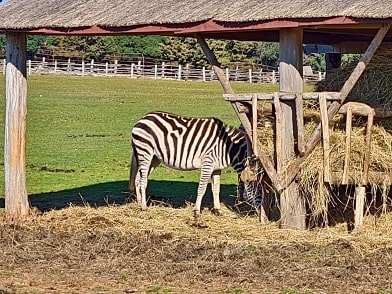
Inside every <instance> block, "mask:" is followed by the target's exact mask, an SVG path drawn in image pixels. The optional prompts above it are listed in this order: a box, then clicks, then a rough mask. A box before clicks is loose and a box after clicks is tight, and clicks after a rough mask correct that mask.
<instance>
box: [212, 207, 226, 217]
mask: <svg viewBox="0 0 392 294" xmlns="http://www.w3.org/2000/svg"><path fill="white" fill-rule="evenodd" d="M211 211H212V213H213V214H215V215H216V216H221V215H223V213H222V211H221V210H220V208H212V209H211Z"/></svg>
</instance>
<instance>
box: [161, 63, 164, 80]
mask: <svg viewBox="0 0 392 294" xmlns="http://www.w3.org/2000/svg"><path fill="white" fill-rule="evenodd" d="M161 70H162V71H161V77H162V78H164V77H165V62H164V61H162V67H161Z"/></svg>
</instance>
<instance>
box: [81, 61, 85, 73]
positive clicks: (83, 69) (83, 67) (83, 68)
mask: <svg viewBox="0 0 392 294" xmlns="http://www.w3.org/2000/svg"><path fill="white" fill-rule="evenodd" d="M84 71H85V66H84V60H82V76H84Z"/></svg>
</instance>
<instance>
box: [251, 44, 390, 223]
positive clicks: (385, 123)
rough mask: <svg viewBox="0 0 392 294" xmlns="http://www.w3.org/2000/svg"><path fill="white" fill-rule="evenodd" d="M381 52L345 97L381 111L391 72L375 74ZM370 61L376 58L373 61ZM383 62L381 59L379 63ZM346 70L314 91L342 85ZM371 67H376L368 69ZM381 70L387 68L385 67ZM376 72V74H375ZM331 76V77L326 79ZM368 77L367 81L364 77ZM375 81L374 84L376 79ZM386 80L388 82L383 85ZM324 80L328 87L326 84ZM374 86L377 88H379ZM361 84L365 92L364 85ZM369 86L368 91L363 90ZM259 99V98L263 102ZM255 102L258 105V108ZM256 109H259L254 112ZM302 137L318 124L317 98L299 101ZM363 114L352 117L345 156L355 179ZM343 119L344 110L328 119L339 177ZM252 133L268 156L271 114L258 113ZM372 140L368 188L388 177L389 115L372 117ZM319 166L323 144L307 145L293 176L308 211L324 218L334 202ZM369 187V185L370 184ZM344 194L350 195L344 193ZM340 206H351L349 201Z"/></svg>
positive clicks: (362, 139) (332, 155) (361, 150)
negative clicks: (306, 153)
mask: <svg viewBox="0 0 392 294" xmlns="http://www.w3.org/2000/svg"><path fill="white" fill-rule="evenodd" d="M388 53H390V55H386V53H383V54H382V56H384V58H385V56H390V57H391V58H392V51H391V52H388ZM380 58H381V56H380V55H378V56H377V57H376V59H375V61H373V64H371V65H370V67H369V68H368V69H367V71H366V72H365V75H364V76H363V77H362V78H361V81H360V83H359V84H358V85H357V86H356V87H355V89H354V91H353V92H352V93H351V94H350V97H349V99H350V100H351V101H359V102H363V103H366V104H368V105H371V106H372V107H375V108H376V107H377V108H380V107H382V108H384V109H386V110H389V109H392V91H391V90H392V71H389V73H390V75H391V77H390V78H386V77H385V76H383V75H382V74H381V70H380V67H381V66H380V65H379V60H380ZM374 62H378V63H377V64H376V65H375V64H374ZM384 64H385V62H384ZM352 69H353V67H351V69H348V68H344V69H341V70H340V71H338V70H336V71H334V74H333V75H330V76H329V79H328V81H323V82H322V84H323V88H321V87H320V88H319V89H318V91H338V90H339V89H340V87H341V86H342V85H343V83H344V82H345V80H346V79H347V77H348V76H349V74H350V73H351V71H352ZM373 70H377V72H375V71H373ZM384 70H386V71H388V69H387V68H384ZM382 72H383V73H384V74H385V71H382ZM377 75H380V76H382V77H381V78H378V79H376V78H375V77H376V76H377ZM332 78H336V80H331V79H332ZM369 79H372V80H373V81H370V80H369ZM377 83H378V84H377ZM389 84H390V85H389ZM327 85H330V87H331V88H328V87H327ZM370 85H374V86H375V90H372V89H371V88H370ZM379 87H382V89H380V88H379ZM364 89H366V91H365V90H364ZM369 91H370V92H369ZM264 103H265V102H264ZM260 104H261V103H259V109H260V107H262V106H261V105H260ZM259 113H262V111H260V112H259ZM304 121H305V126H304V132H305V134H304V136H305V140H309V138H310V136H311V134H312V133H313V131H314V130H315V128H316V126H317V125H318V124H319V123H320V121H321V118H320V108H319V105H318V101H312V102H310V101H307V102H306V103H305V106H304ZM366 123H367V119H366V117H357V116H354V118H353V124H352V134H351V153H350V154H351V159H350V177H351V178H352V182H354V183H357V184H360V183H361V179H362V174H363V163H364V152H365V148H364V146H365V132H366ZM345 124H346V120H345V116H344V115H336V116H335V117H334V119H333V120H332V122H331V124H330V128H329V129H330V150H331V153H330V170H331V174H333V175H334V176H335V179H336V177H337V178H338V179H341V178H342V175H343V166H344V158H345V149H346V131H345V129H346V126H345ZM258 128H259V131H258V137H259V140H260V142H261V143H262V146H263V149H264V152H266V154H267V155H268V156H269V157H270V158H275V156H274V142H275V138H274V128H275V126H274V118H273V117H266V116H259V119H258ZM371 137H372V144H371V155H370V171H371V173H369V177H368V182H369V185H370V186H372V187H378V186H379V185H384V183H382V182H380V174H383V175H387V178H386V181H385V185H387V186H390V183H389V182H388V180H390V179H391V177H392V164H391V163H392V120H391V119H389V120H388V119H383V120H375V121H374V125H373V128H372V136H371ZM323 172H324V168H323V148H322V145H321V143H319V144H318V145H317V146H316V148H315V149H314V150H313V152H312V153H311V155H310V156H309V157H308V158H307V159H306V160H305V162H304V163H303V165H302V167H301V171H300V172H299V174H298V175H297V177H296V180H297V182H298V184H299V190H300V194H301V195H302V196H303V197H304V199H305V200H306V202H307V203H308V207H309V213H310V215H311V217H313V218H318V219H319V218H320V217H321V218H323V219H324V220H326V218H327V215H328V209H330V208H331V205H332V206H333V205H334V201H331V199H332V198H333V195H332V194H331V193H332V192H331V189H330V186H329V185H328V184H327V185H326V184H324V177H323V176H324V174H323ZM373 190H375V189H373ZM346 199H350V198H346ZM344 205H346V206H348V205H351V206H352V202H351V203H345V204H344Z"/></svg>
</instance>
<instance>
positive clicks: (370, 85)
mask: <svg viewBox="0 0 392 294" xmlns="http://www.w3.org/2000/svg"><path fill="white" fill-rule="evenodd" d="M391 60H392V50H391V49H387V48H380V49H378V50H377V51H376V53H375V54H374V56H373V58H372V60H371V61H370V63H369V64H368V66H367V67H366V70H365V72H364V73H363V74H362V76H361V78H360V79H359V81H358V82H357V83H356V85H355V87H354V89H353V90H352V91H351V92H350V95H349V96H348V98H347V101H360V102H363V103H366V104H368V105H370V106H372V107H375V108H376V107H377V108H384V109H388V110H392V67H391V65H392V64H391ZM356 65H357V62H356V61H355V62H352V63H350V64H349V65H347V66H345V67H344V68H338V69H332V70H331V71H330V72H328V73H327V76H326V79H325V80H323V81H320V82H319V83H318V84H317V89H316V90H317V91H318V92H322V91H336V92H338V91H340V89H341V88H342V86H343V84H344V82H345V81H346V80H347V78H348V77H349V76H350V74H351V72H352V71H353V69H354V67H355V66H356Z"/></svg>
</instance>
